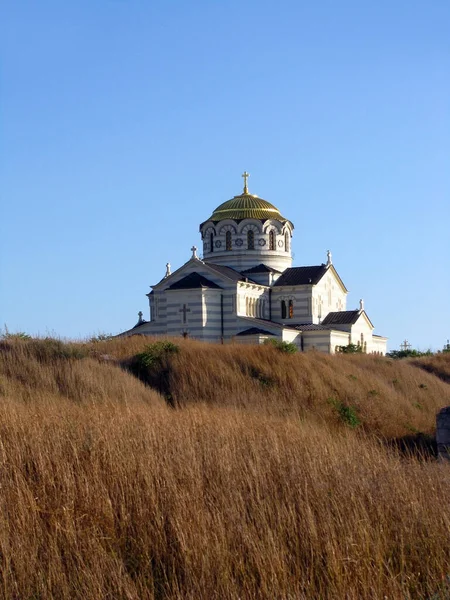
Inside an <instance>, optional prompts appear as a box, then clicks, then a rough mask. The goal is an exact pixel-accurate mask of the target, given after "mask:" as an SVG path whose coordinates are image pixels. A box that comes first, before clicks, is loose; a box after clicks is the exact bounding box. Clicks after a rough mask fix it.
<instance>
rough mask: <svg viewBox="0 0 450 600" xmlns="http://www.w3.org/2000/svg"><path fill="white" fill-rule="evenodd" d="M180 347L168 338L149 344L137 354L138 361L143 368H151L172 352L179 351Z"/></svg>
mask: <svg viewBox="0 0 450 600" xmlns="http://www.w3.org/2000/svg"><path fill="white" fill-rule="evenodd" d="M179 350H180V349H179V347H178V346H176V345H175V344H174V343H173V342H169V341H167V340H164V341H161V342H154V343H153V344H149V345H148V346H146V347H145V348H144V350H143V352H140V353H139V354H138V355H137V356H136V362H137V364H138V366H139V367H140V368H142V369H144V368H147V369H150V368H152V367H155V366H157V365H159V364H161V363H162V362H163V361H164V359H166V358H167V357H168V356H170V355H171V354H176V353H177V352H179Z"/></svg>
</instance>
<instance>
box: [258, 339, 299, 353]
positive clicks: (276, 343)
mask: <svg viewBox="0 0 450 600" xmlns="http://www.w3.org/2000/svg"><path fill="white" fill-rule="evenodd" d="M264 344H265V345H266V346H273V347H274V348H276V349H277V350H279V351H280V352H284V353H285V354H295V353H296V352H297V351H298V348H297V346H296V345H295V344H292V343H291V342H282V341H281V340H276V339H274V338H269V339H268V340H266V341H265V342H264Z"/></svg>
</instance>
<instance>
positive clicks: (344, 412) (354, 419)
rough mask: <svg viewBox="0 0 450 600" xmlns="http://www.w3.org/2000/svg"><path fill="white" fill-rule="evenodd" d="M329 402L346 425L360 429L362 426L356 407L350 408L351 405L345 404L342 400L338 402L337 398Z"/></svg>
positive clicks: (330, 399)
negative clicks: (359, 426)
mask: <svg viewBox="0 0 450 600" xmlns="http://www.w3.org/2000/svg"><path fill="white" fill-rule="evenodd" d="M328 402H329V403H330V404H331V406H333V407H334V408H335V409H336V412H337V413H338V415H339V417H340V418H341V420H342V422H343V423H345V425H348V426H349V427H351V428H352V429H355V427H358V425H360V424H361V421H360V420H359V417H358V415H357V414H356V409H355V407H354V406H350V405H349V404H345V403H344V402H341V401H340V400H336V399H335V398H329V399H328Z"/></svg>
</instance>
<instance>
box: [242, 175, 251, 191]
mask: <svg viewBox="0 0 450 600" xmlns="http://www.w3.org/2000/svg"><path fill="white" fill-rule="evenodd" d="M241 177H243V178H244V194H248V187H247V179H248V178H249V177H250V173H247V171H244V172H243V173H242V175H241Z"/></svg>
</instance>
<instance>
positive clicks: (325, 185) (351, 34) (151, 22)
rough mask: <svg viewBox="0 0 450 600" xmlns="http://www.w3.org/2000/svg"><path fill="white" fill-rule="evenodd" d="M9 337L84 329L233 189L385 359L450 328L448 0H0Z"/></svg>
mask: <svg viewBox="0 0 450 600" xmlns="http://www.w3.org/2000/svg"><path fill="white" fill-rule="evenodd" d="M0 11H1V13H0V28H1V31H0V53H1V67H0V68H1V71H0V76H1V89H0V94H1V96H0V126H1V128H0V191H1V211H0V219H1V223H0V236H1V237H0V240H1V241H0V244H1V267H0V268H1V270H0V285H1V289H0V293H1V299H0V319H1V321H0V325H1V326H2V327H3V325H4V324H6V325H7V327H8V328H9V330H11V331H26V332H28V333H30V334H41V335H46V334H52V335H54V334H56V335H59V336H62V337H86V336H88V335H91V334H96V333H99V332H106V333H118V332H120V331H123V330H124V329H128V328H129V327H131V326H133V325H134V324H135V322H136V321H137V312H138V311H139V310H143V311H144V314H145V316H146V317H147V318H148V302H147V298H146V296H145V294H146V293H147V292H149V291H150V287H149V286H150V285H152V284H155V283H157V282H158V281H159V280H160V279H161V277H162V276H163V275H164V272H165V263H166V262H167V261H170V262H171V264H172V268H173V269H175V268H177V267H179V266H181V265H182V264H183V263H184V262H186V261H187V260H188V259H189V258H190V255H191V253H190V251H189V249H190V247H191V246H192V244H194V243H195V244H197V245H198V246H199V247H201V244H200V237H199V233H198V225H199V224H200V223H201V222H202V221H204V220H205V219H206V218H207V217H209V216H210V213H211V212H212V210H213V209H214V208H215V207H216V206H217V205H219V204H221V203H222V202H224V201H225V200H227V199H229V198H231V197H232V196H234V195H235V194H238V193H240V191H241V188H242V179H241V177H240V175H241V173H242V172H243V171H244V170H245V169H246V170H247V171H249V172H250V174H251V177H250V180H249V188H250V192H252V193H255V194H258V195H259V196H261V197H262V198H265V199H266V200H269V201H270V202H272V203H273V204H275V205H276V206H277V207H278V208H279V209H280V210H281V212H282V214H283V215H285V216H286V217H288V218H289V219H290V220H292V221H293V223H294V225H295V231H294V238H293V249H294V252H295V259H294V264H295V265H298V266H300V265H314V264H320V263H322V262H325V261H326V251H327V249H331V250H332V252H333V260H334V264H335V266H336V268H337V270H338V272H339V274H340V275H341V277H342V279H343V280H344V282H345V284H346V286H347V287H348V289H349V290H350V294H349V297H348V303H347V307H348V308H349V309H351V308H356V307H358V303H359V299H360V298H364V300H365V307H366V311H367V313H368V315H369V317H370V318H371V320H372V321H373V322H374V324H375V327H376V330H375V332H376V333H379V334H381V335H386V336H388V337H389V338H390V342H389V347H390V349H395V348H398V346H399V344H400V342H401V341H402V340H403V339H404V338H405V337H407V338H408V339H409V341H410V342H411V343H412V345H413V347H416V348H420V349H425V348H428V347H432V348H434V349H438V348H442V346H443V344H444V342H445V341H446V340H447V338H449V337H450V267H449V264H448V263H449V254H450V252H449V250H450V239H449V237H450V236H449V220H450V209H449V197H450V2H449V1H448V0H422V1H417V0H388V1H386V0H379V1H377V2H369V1H364V0H353V1H350V0H340V1H339V2H337V1H336V0H327V1H318V2H315V1H314V2H313V1H312V0H310V1H308V2H302V1H299V0H292V1H283V0H282V1H279V2H273V1H271V2H268V1H264V0H249V1H245V0H240V1H238V0H229V1H228V0H221V1H218V0H214V1H213V0H209V1H206V0H204V1H201V0H191V1H189V2H187V1H186V0H184V1H180V0H172V1H171V0H151V1H150V0H64V1H61V0H32V1H31V0H3V2H2V4H1V9H0Z"/></svg>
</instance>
